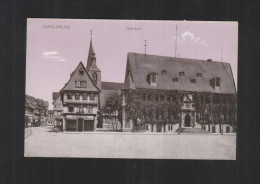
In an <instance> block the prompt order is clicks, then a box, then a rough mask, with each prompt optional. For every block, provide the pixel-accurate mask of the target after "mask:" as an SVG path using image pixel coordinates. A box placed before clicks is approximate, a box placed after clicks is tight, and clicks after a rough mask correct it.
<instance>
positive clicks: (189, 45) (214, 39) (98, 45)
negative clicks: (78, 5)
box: [26, 18, 238, 109]
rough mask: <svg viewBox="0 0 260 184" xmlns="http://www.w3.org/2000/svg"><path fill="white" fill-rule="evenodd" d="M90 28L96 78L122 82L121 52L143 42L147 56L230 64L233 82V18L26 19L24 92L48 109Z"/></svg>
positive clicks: (83, 52) (84, 52) (140, 47)
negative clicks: (168, 19)
mask: <svg viewBox="0 0 260 184" xmlns="http://www.w3.org/2000/svg"><path fill="white" fill-rule="evenodd" d="M176 25H177V32H176ZM91 30H92V43H93V46H94V50H95V53H96V60H97V66H98V67H99V69H100V70H101V80H102V81H108V82H121V83H123V82H124V76H125V69H126V59H127V53H128V52H136V53H144V52H145V46H144V44H145V41H144V40H146V45H147V46H146V53H147V54H151V55H161V56H170V57H175V50H176V56H177V57H180V58H192V59H203V60H206V59H212V60H213V61H223V62H227V63H230V64H231V68H232V72H233V75H234V80H235V84H236V86H237V55H238V53H237V51H238V23H237V22H216V21H214V22H213V21H211V22H209V21H144V20H94V19H88V20H87V19H31V18H30V19H27V44H26V94H28V95H32V96H34V97H36V98H41V99H44V100H47V101H48V102H49V109H52V92H58V91H59V90H60V89H61V88H62V87H63V86H64V84H65V83H66V82H68V80H69V78H70V73H71V72H72V71H73V70H74V69H75V68H76V67H77V66H78V64H79V62H80V61H82V63H83V64H84V65H86V63H87V57H88V51H89V45H90V39H91ZM176 43H177V44H176ZM175 45H177V48H176V49H175Z"/></svg>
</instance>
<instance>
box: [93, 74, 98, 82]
mask: <svg viewBox="0 0 260 184" xmlns="http://www.w3.org/2000/svg"><path fill="white" fill-rule="evenodd" d="M93 81H94V83H95V84H97V73H96V72H95V73H93Z"/></svg>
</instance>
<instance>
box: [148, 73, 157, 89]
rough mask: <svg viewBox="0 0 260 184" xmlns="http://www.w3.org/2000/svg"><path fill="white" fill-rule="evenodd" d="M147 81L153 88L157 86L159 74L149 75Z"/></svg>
mask: <svg viewBox="0 0 260 184" xmlns="http://www.w3.org/2000/svg"><path fill="white" fill-rule="evenodd" d="M146 81H147V82H148V83H149V84H150V85H151V86H157V73H150V74H148V75H147V78H146Z"/></svg>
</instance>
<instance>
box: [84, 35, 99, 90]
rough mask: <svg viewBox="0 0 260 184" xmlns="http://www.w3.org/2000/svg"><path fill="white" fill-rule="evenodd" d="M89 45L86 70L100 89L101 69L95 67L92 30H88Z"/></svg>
mask: <svg viewBox="0 0 260 184" xmlns="http://www.w3.org/2000/svg"><path fill="white" fill-rule="evenodd" d="M90 36H91V37H90V46H89V51H88V61H87V66H86V70H87V72H88V73H89V75H90V77H91V79H92V80H93V82H94V83H95V84H96V85H97V87H98V88H99V89H101V71H100V69H99V68H98V67H97V63H96V54H95V51H94V47H93V45H92V30H91V31H90Z"/></svg>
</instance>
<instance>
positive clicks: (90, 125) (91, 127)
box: [63, 115, 96, 132]
mask: <svg viewBox="0 0 260 184" xmlns="http://www.w3.org/2000/svg"><path fill="white" fill-rule="evenodd" d="M64 120H65V121H64V122H65V124H64V126H65V127H63V130H64V131H76V132H85V131H95V121H96V120H95V117H94V116H73V115H67V116H65V118H64Z"/></svg>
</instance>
